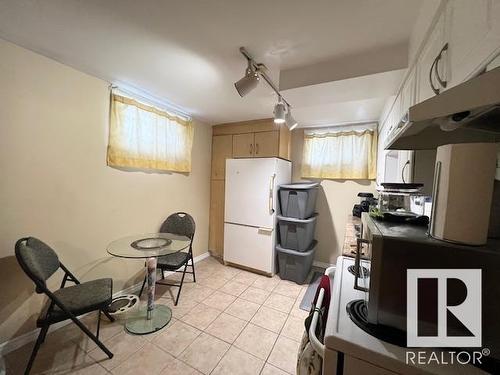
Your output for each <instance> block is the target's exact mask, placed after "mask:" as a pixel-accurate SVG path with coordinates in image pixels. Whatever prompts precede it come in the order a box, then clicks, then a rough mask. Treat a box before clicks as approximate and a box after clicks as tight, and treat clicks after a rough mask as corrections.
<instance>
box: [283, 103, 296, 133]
mask: <svg viewBox="0 0 500 375" xmlns="http://www.w3.org/2000/svg"><path fill="white" fill-rule="evenodd" d="M285 123H286V126H288V129H290V130H293V129H295V128H296V127H297V125H298V124H299V123H298V122H297V121H296V120H295V119H294V118H293V116H292V110H291V109H290V107H288V110H287V112H286V115H285Z"/></svg>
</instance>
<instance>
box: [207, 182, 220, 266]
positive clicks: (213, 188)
mask: <svg viewBox="0 0 500 375" xmlns="http://www.w3.org/2000/svg"><path fill="white" fill-rule="evenodd" d="M208 249H209V250H210V251H211V252H212V255H214V256H218V257H221V258H222V257H223V256H224V180H212V181H211V182H210V226H209V239H208Z"/></svg>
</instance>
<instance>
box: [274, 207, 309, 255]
mask: <svg viewBox="0 0 500 375" xmlns="http://www.w3.org/2000/svg"><path fill="white" fill-rule="evenodd" d="M316 217H317V214H314V216H311V217H310V218H309V219H295V218H291V217H284V216H280V215H278V216H277V218H278V227H279V234H280V245H281V246H282V247H284V248H285V249H290V250H297V251H306V250H307V249H308V248H309V246H311V243H312V242H313V241H314V229H315V228H316Z"/></svg>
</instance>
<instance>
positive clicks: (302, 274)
mask: <svg viewBox="0 0 500 375" xmlns="http://www.w3.org/2000/svg"><path fill="white" fill-rule="evenodd" d="M317 243H318V242H317V241H316V240H315V241H313V243H312V244H311V246H310V247H309V249H308V250H307V251H303V252H302V251H295V250H290V249H284V248H282V247H281V246H279V245H276V252H277V255H278V267H279V275H280V278H281V279H283V280H291V281H295V282H296V283H297V284H303V283H304V281H306V279H307V275H308V274H309V271H310V270H311V267H312V263H313V259H314V252H315V251H316V244H317Z"/></svg>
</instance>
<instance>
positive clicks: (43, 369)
mask: <svg viewBox="0 0 500 375" xmlns="http://www.w3.org/2000/svg"><path fill="white" fill-rule="evenodd" d="M49 336H50V334H49V335H48V336H47V338H46V341H45V343H44V344H43V345H42V346H41V348H40V350H39V351H38V354H37V356H36V358H35V362H34V364H33V367H32V370H31V373H32V374H40V373H44V374H53V373H57V374H68V373H71V374H79V375H83V374H98V375H100V374H105V373H106V370H105V369H104V368H103V367H102V366H100V365H99V364H98V363H96V361H95V359H93V358H92V357H90V356H89V355H88V354H86V353H85V352H84V351H83V350H82V349H81V348H80V347H79V346H78V345H77V344H75V343H73V342H71V341H70V340H69V339H68V340H66V341H65V342H57V340H55V339H54V338H52V339H51V338H50V337H49ZM33 345H34V343H30V344H28V345H25V346H23V347H21V348H19V349H17V350H15V351H14V352H11V353H9V354H8V355H6V356H5V362H6V367H7V374H23V373H24V370H25V368H26V365H27V364H28V360H29V357H30V355H31V352H32V350H33Z"/></svg>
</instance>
